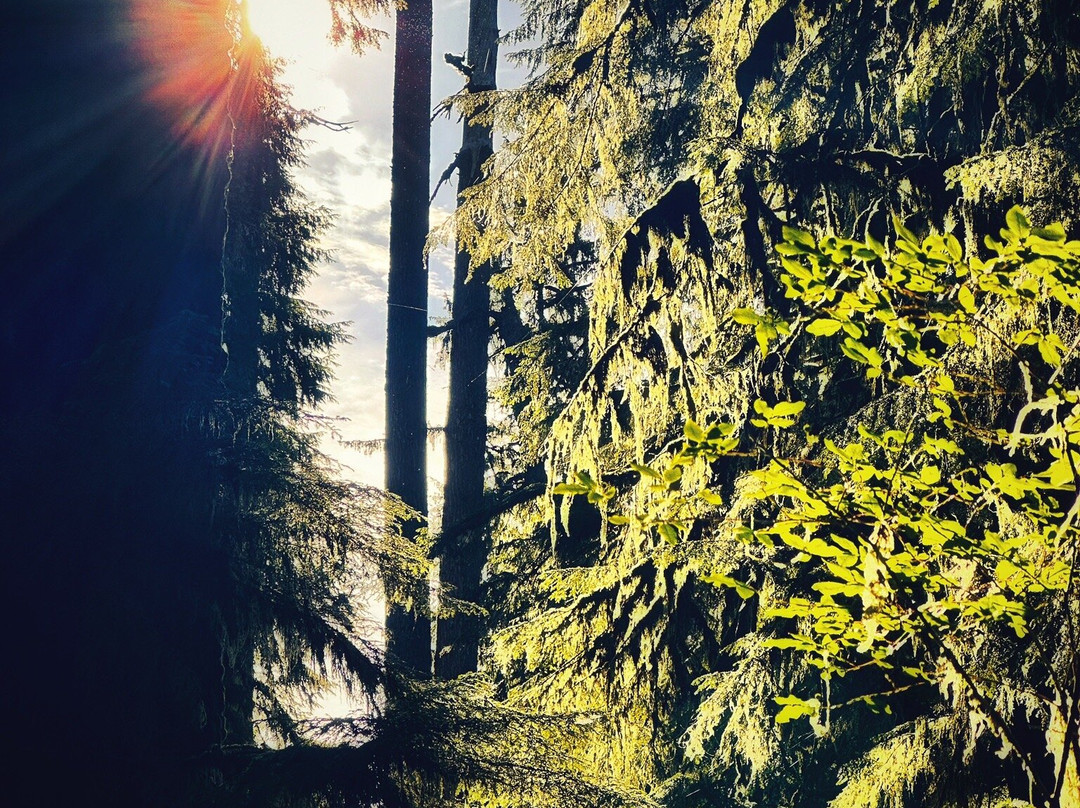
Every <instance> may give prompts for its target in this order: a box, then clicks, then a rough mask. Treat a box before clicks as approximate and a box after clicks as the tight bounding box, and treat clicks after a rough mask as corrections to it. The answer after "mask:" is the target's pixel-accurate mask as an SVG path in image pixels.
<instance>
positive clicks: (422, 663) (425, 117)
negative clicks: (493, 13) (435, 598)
mask: <svg viewBox="0 0 1080 808" xmlns="http://www.w3.org/2000/svg"><path fill="white" fill-rule="evenodd" d="M431 14H432V12H431V0H409V2H408V5H407V6H406V7H404V8H401V9H399V10H398V12H397V20H396V29H395V30H396V37H397V43H396V47H395V51H394V113H393V114H394V120H393V129H394V131H393V151H392V156H391V167H390V177H391V192H390V276H389V283H388V285H389V291H388V299H387V318H386V320H387V326H386V488H387V490H388V491H389V492H390V493H392V494H396V495H397V496H399V497H401V499H402V500H403V501H404V502H405V504H406V505H408V506H410V507H411V508H413V509H414V510H415V511H416V512H417V513H418V514H419V515H420V518H419V519H417V520H413V521H412V522H410V523H407V524H406V525H404V526H403V529H404V530H406V531H407V532H408V534H411V535H413V536H415V535H416V532H417V531H418V530H419V529H420V527H421V525H422V522H423V519H424V517H426V515H427V463H426V449H427V415H426V406H427V380H426V368H427V316H428V312H427V308H428V307H427V286H428V278H427V263H426V261H425V258H424V242H425V240H426V238H427V232H428V183H429V177H428V174H429V169H430V163H431V143H430V120H429V115H430V110H431ZM427 589H428V587H427V580H426V578H425V579H424V580H420V581H417V582H416V587H415V592H414V596H413V603H412V608H405V607H404V606H401V605H398V604H392V603H389V602H388V604H387V614H386V650H387V655H388V656H389V657H390V658H391V659H392V660H394V661H395V662H396V663H398V664H400V665H402V666H403V667H404V668H405V669H406V670H408V671H410V672H411V673H413V674H415V675H418V676H424V677H426V676H430V675H431V623H430V618H429V617H428V608H427Z"/></svg>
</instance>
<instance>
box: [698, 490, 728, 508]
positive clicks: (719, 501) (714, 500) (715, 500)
mask: <svg viewBox="0 0 1080 808" xmlns="http://www.w3.org/2000/svg"><path fill="white" fill-rule="evenodd" d="M698 496H699V497H701V498H702V499H703V500H705V501H706V502H708V503H709V504H710V505H723V504H724V499H723V497H721V496H720V495H719V494H717V493H716V492H715V491H710V490H709V489H708V488H702V489H701V490H700V491H698Z"/></svg>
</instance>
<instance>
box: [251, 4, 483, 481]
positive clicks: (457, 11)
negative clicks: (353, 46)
mask: <svg viewBox="0 0 1080 808" xmlns="http://www.w3.org/2000/svg"><path fill="white" fill-rule="evenodd" d="M248 6H249V8H248V14H249V18H250V20H251V25H252V28H253V29H254V30H255V32H256V34H258V36H259V37H260V38H261V39H262V40H263V43H264V44H265V45H266V47H267V49H268V50H269V51H270V52H271V54H273V55H275V56H277V57H280V58H282V59H285V60H286V67H285V71H284V74H283V80H284V83H285V84H287V85H290V86H291V87H292V88H293V98H292V103H293V105H294V106H297V107H300V108H303V109H310V110H313V111H315V112H317V113H318V114H319V115H320V116H322V117H323V118H325V119H328V120H332V121H349V122H352V123H351V128H350V129H349V130H348V131H347V132H333V131H330V130H328V129H325V128H321V127H315V126H313V127H309V128H308V129H307V130H305V132H304V136H305V138H307V139H308V140H309V146H308V150H307V162H308V165H307V167H306V168H305V169H304V170H303V171H301V172H300V176H299V180H300V184H301V187H303V188H304V190H305V192H306V193H307V194H308V195H309V196H310V197H311V198H312V199H313V200H314V201H315V202H316V203H318V204H320V205H323V206H325V207H326V208H328V209H329V210H331V211H332V212H333V213H334V215H335V224H334V226H333V228H332V229H331V230H330V232H328V233H327V234H326V236H325V245H326V246H327V247H328V248H329V249H330V250H331V251H332V253H333V255H334V260H333V262H332V263H331V264H330V265H328V266H325V267H323V268H321V269H320V271H319V274H318V277H317V278H316V279H315V281H314V282H313V284H312V285H311V287H310V288H309V289H308V292H307V295H308V297H309V299H311V300H312V301H313V302H314V303H315V304H317V305H319V306H321V307H322V308H324V309H326V310H327V311H328V312H329V318H330V319H331V320H334V321H346V320H347V321H350V323H351V325H350V326H349V329H348V330H349V333H350V334H351V335H352V342H351V343H350V344H348V345H345V346H342V347H341V348H340V349H339V355H338V368H337V372H336V378H335V380H334V382H333V384H332V386H331V391H332V393H333V395H334V398H335V399H336V400H335V401H334V402H332V403H331V404H330V405H328V406H327V407H326V414H327V415H330V416H335V417H342V418H346V419H348V420H347V421H343V422H342V423H341V424H340V432H341V437H342V438H344V439H346V440H368V439H373V438H378V437H381V436H382V433H383V418H384V404H383V367H384V359H385V356H384V355H385V331H386V313H385V310H386V272H387V267H388V265H389V258H388V255H387V242H388V239H389V200H390V179H389V178H390V111H391V96H392V75H393V72H392V69H393V39H392V36H391V37H390V38H388V39H387V40H386V42H385V44H384V45H383V48H382V49H381V50H379V51H372V52H370V53H368V54H366V55H365V56H363V57H357V56H356V55H354V54H353V53H352V52H350V51H349V50H348V49H347V48H335V47H333V46H332V45H330V43H329V41H328V40H327V32H328V31H329V30H330V12H329V6H328V4H327V2H326V0H248ZM435 15H436V19H435V28H436V33H435V39H436V42H435V47H434V53H435V59H434V64H435V70H434V73H435V75H434V76H433V92H432V95H433V98H434V99H436V100H437V99H440V98H442V97H445V96H447V95H449V94H451V93H453V92H455V91H456V90H458V89H459V88H460V77H459V76H458V74H457V73H456V72H454V71H453V70H452V69H451V68H450V67H449V66H444V65H443V62H442V59H441V54H442V53H443V52H444V51H453V52H458V53H460V52H461V51H462V50H463V49H464V42H465V29H466V20H467V5H466V3H465V0H451V1H450V2H438V1H437V2H436V8H435ZM392 22H393V21H392V19H390V18H389V17H383V18H376V19H374V20H373V21H372V24H373V25H375V26H376V27H379V28H383V29H384V30H387V31H388V32H390V33H391V34H392V27H393V26H392ZM459 139H460V126H459V125H458V124H457V123H456V122H448V121H446V120H445V119H440V121H437V122H436V124H435V127H434V130H433V132H432V174H433V176H434V177H435V178H438V176H439V174H441V173H442V170H443V168H444V167H445V165H447V164H448V163H449V161H450V160H451V159H452V156H453V154H454V152H455V151H456V149H457V142H458V140H459ZM450 187H451V186H449V185H448V186H447V187H446V188H444V190H443V191H442V192H441V193H440V195H439V197H438V198H437V199H436V201H435V204H434V205H433V207H432V211H431V218H432V223H433V224H434V223H435V222H437V221H438V220H440V219H441V218H443V217H445V216H446V215H447V214H448V213H449V211H450V209H451V206H452V205H453V195H452V193H451V192H450ZM451 261H452V255H451V254H450V252H449V250H445V249H444V250H442V251H440V252H438V253H436V254H435V255H433V256H432V261H431V280H430V285H429V309H430V311H431V315H432V317H433V318H438V317H442V316H445V314H446V302H445V301H446V300H447V298H448V297H449V294H450V289H451V285H452V274H451V269H450V265H451ZM428 387H429V395H428V423H430V424H432V425H441V424H442V423H443V422H444V420H445V417H446V371H445V368H442V367H440V366H439V365H438V363H437V362H436V359H435V356H434V349H433V350H432V352H431V354H430V362H429V378H428ZM326 449H327V451H329V452H330V453H331V454H332V455H333V456H335V457H336V458H338V459H339V460H341V462H343V463H345V464H346V466H347V467H348V471H347V473H348V474H349V476H351V477H353V478H355V479H358V480H359V481H361V482H365V483H368V484H372V485H381V484H382V480H383V460H382V456H381V454H377V455H365V454H362V453H360V452H357V451H353V450H350V449H347V448H345V447H342V446H340V445H330V444H328V445H327V446H326ZM428 467H429V474H430V475H431V477H432V478H433V482H437V483H438V484H436V485H433V490H432V496H433V497H437V496H438V491H439V490H440V489H441V479H442V476H443V459H442V452H441V449H440V447H438V446H433V447H432V451H431V453H430V455H429V458H428Z"/></svg>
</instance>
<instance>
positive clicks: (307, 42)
mask: <svg viewBox="0 0 1080 808" xmlns="http://www.w3.org/2000/svg"><path fill="white" fill-rule="evenodd" d="M247 14H248V24H249V25H250V27H251V30H252V32H253V33H254V34H255V35H256V36H257V37H259V39H261V40H262V43H263V45H265V46H266V49H267V50H268V51H270V54H271V55H272V56H276V57H281V58H283V59H290V60H294V61H297V62H303V61H304V60H305V59H306V58H310V57H311V56H313V55H315V54H317V53H319V51H320V50H322V49H325V48H326V46H327V40H326V37H327V33H328V32H329V30H330V5H329V3H327V2H326V0H247Z"/></svg>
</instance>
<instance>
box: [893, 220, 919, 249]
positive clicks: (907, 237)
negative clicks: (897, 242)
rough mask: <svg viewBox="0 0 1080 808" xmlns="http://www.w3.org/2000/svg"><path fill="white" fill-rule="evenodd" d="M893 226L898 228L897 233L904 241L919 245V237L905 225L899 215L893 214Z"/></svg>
mask: <svg viewBox="0 0 1080 808" xmlns="http://www.w3.org/2000/svg"><path fill="white" fill-rule="evenodd" d="M893 227H895V228H896V235H898V236H899V237H900V238H901V239H902V240H903V241H906V242H908V243H909V244H912V245H915V246H918V244H919V237H918V236H916V235H915V234H914V233H912V232H911V231H910V230H908V229H907V228H906V227H904V223H903V222H902V221H901V220H900V217H899V216H893Z"/></svg>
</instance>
